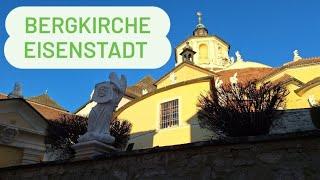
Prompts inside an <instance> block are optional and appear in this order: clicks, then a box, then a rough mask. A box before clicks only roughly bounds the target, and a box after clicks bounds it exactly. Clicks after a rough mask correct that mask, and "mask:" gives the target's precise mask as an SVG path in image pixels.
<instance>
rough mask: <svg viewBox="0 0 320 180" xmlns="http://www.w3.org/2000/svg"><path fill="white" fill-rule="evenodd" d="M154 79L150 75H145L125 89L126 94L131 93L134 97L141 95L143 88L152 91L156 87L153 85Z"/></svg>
mask: <svg viewBox="0 0 320 180" xmlns="http://www.w3.org/2000/svg"><path fill="white" fill-rule="evenodd" d="M154 82H155V80H154V79H153V78H152V77H151V76H145V77H144V78H142V79H141V80H140V81H139V82H137V83H136V84H135V85H133V86H130V87H128V88H127V90H126V94H127V93H129V94H133V95H134V96H135V97H139V96H142V95H143V94H142V91H143V89H146V90H147V91H148V92H152V91H154V90H155V89H156V86H155V85H154Z"/></svg>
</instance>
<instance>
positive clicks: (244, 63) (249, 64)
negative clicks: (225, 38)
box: [224, 61, 271, 70]
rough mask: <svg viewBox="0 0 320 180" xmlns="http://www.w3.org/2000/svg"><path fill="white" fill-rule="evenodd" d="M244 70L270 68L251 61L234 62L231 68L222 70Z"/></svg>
mask: <svg viewBox="0 0 320 180" xmlns="http://www.w3.org/2000/svg"><path fill="white" fill-rule="evenodd" d="M244 68H271V67H270V66H268V65H265V64H262V63H258V62H253V61H236V62H235V63H233V64H232V65H231V66H229V67H227V68H225V69H224V70H230V69H244Z"/></svg>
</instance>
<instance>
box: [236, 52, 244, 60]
mask: <svg viewBox="0 0 320 180" xmlns="http://www.w3.org/2000/svg"><path fill="white" fill-rule="evenodd" d="M236 57H237V59H236V60H237V62H238V61H239V62H242V61H243V59H242V57H241V54H240V52H239V51H236Z"/></svg>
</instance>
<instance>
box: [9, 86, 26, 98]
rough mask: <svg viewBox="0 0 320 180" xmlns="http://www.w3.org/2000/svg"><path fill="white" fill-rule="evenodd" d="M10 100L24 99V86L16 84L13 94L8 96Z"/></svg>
mask: <svg viewBox="0 0 320 180" xmlns="http://www.w3.org/2000/svg"><path fill="white" fill-rule="evenodd" d="M8 97H9V98H23V96H22V85H21V84H20V83H18V82H16V83H15V84H14V87H13V90H12V92H10V93H9V95H8Z"/></svg>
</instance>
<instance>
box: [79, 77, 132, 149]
mask: <svg viewBox="0 0 320 180" xmlns="http://www.w3.org/2000/svg"><path fill="white" fill-rule="evenodd" d="M109 79H110V81H104V82H101V83H98V84H96V85H95V89H94V92H93V95H92V100H93V101H95V102H96V103H97V105H96V106H95V107H93V108H92V110H91V111H90V113H89V120H88V130H87V133H85V134H84V135H83V136H80V138H79V139H78V141H79V142H86V141H91V140H97V141H100V142H103V143H106V144H112V143H113V142H114V140H115V139H114V137H113V136H111V135H110V121H111V119H112V115H113V112H114V110H115V109H116V108H117V106H118V104H119V102H120V100H121V98H122V97H123V95H124V93H125V90H126V88H127V80H126V78H125V77H124V76H123V75H121V78H120V79H118V77H117V75H116V74H115V73H111V74H110V75H109Z"/></svg>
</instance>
